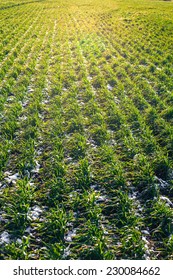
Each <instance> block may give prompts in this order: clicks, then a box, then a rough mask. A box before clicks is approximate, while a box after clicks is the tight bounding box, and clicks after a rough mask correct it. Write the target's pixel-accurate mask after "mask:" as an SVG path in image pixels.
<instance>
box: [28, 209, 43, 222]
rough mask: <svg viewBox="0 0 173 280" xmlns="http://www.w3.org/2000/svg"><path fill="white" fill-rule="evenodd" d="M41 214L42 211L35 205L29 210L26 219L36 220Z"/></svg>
mask: <svg viewBox="0 0 173 280" xmlns="http://www.w3.org/2000/svg"><path fill="white" fill-rule="evenodd" d="M42 212H43V210H42V209H41V208H40V207H39V206H38V205H35V206H33V207H31V208H30V209H29V211H28V215H27V218H28V219H29V220H37V219H38V218H39V216H40V214H41V213H42Z"/></svg>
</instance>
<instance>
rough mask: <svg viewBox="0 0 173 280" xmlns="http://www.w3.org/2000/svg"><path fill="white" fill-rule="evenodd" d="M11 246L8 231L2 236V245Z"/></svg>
mask: <svg viewBox="0 0 173 280" xmlns="http://www.w3.org/2000/svg"><path fill="white" fill-rule="evenodd" d="M4 243H6V244H9V243H10V236H9V233H8V232H7V231H4V232H3V233H2V234H1V235H0V245H1V244H4Z"/></svg>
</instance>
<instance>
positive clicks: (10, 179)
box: [4, 171, 20, 184]
mask: <svg viewBox="0 0 173 280" xmlns="http://www.w3.org/2000/svg"><path fill="white" fill-rule="evenodd" d="M10 174H11V172H8V171H7V172H5V173H4V175H7V176H8V177H5V180H6V181H7V182H8V183H9V184H10V183H13V184H15V183H16V181H17V179H19V178H20V175H19V173H15V174H13V175H10Z"/></svg>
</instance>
